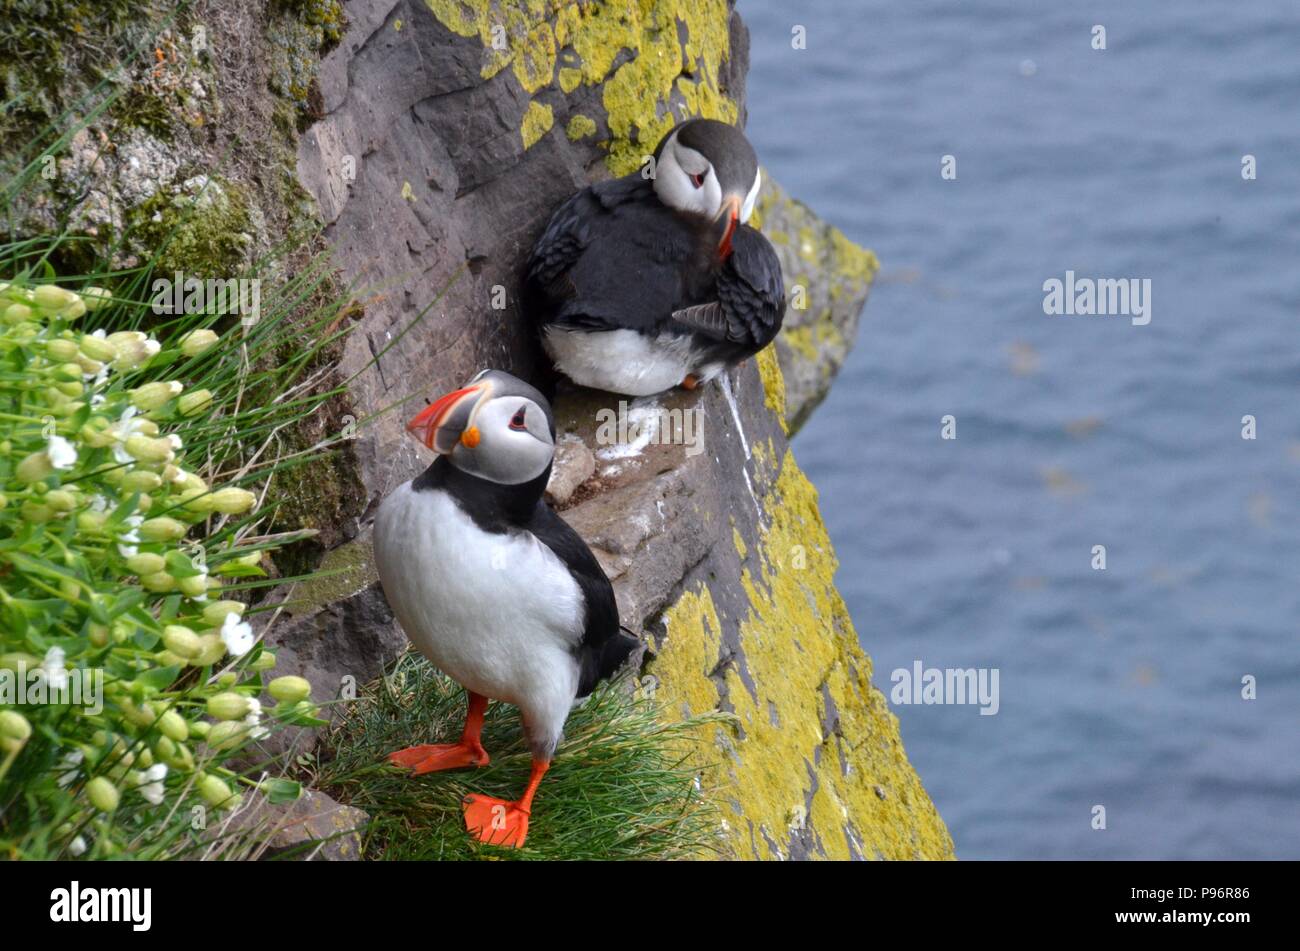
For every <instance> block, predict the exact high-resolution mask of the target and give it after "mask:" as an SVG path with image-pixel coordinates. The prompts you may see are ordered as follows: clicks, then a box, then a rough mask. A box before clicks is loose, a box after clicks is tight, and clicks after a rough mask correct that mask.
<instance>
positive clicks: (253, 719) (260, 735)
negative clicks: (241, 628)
mask: <svg viewBox="0 0 1300 951" xmlns="http://www.w3.org/2000/svg"><path fill="white" fill-rule="evenodd" d="M245 627H247V625H245ZM261 722H262V702H261V701H260V700H258V699H257V698H256V697H251V698H249V701H248V716H246V717H244V726H246V727H248V738H249V739H250V740H261V739H265V738H266V737H268V736H270V735H271V731H270V730H268V729H267V728H266V727H264V726H259V724H260V723H261Z"/></svg>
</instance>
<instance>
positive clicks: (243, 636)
mask: <svg viewBox="0 0 1300 951" xmlns="http://www.w3.org/2000/svg"><path fill="white" fill-rule="evenodd" d="M119 303H123V302H117V301H114V300H113V298H111V297H110V295H109V293H108V292H107V291H105V290H103V289H101V288H97V287H82V288H81V289H80V290H79V291H76V292H74V291H72V290H69V289H67V288H64V287H61V286H58V285H57V284H55V283H52V282H45V283H36V282H34V281H32V280H31V279H30V274H27V275H25V276H24V277H23V279H21V280H11V281H10V282H0V854H5V853H8V854H9V855H11V856H15V857H73V856H78V855H86V856H89V857H108V856H113V855H118V854H137V855H138V854H155V855H157V854H177V852H182V851H184V848H185V847H186V843H194V842H198V841H202V840H203V831H204V829H205V827H206V825H207V822H208V821H209V818H208V817H209V816H210V815H212V816H215V815H217V814H219V813H220V812H221V811H223V810H230V809H232V808H234V807H236V806H237V805H238V804H239V802H240V798H241V791H242V790H245V789H246V788H247V787H249V786H253V785H257V782H258V778H257V776H256V775H253V776H250V775H247V772H248V770H247V766H244V767H242V768H235V767H234V766H233V765H232V763H234V762H237V761H236V760H233V759H232V758H233V757H235V756H236V754H240V753H241V751H244V753H245V759H246V754H247V749H248V745H249V744H250V743H251V742H253V741H256V740H258V739H261V738H263V737H264V736H265V735H266V734H267V732H268V730H269V729H270V728H273V727H275V726H276V725H278V724H284V723H292V724H298V725H319V724H320V722H321V721H319V720H317V719H316V718H315V709H316V708H315V707H314V706H313V704H312V703H311V701H310V699H309V693H310V687H309V685H308V684H307V682H306V681H305V680H303V679H302V678H299V677H279V678H276V679H273V680H271V681H270V683H269V685H266V686H264V685H263V683H262V672H263V671H268V670H270V669H271V668H273V667H274V665H275V658H274V656H273V655H272V654H271V652H270V651H268V650H266V649H265V648H264V647H263V646H262V645H261V643H260V642H259V641H258V640H257V638H256V637H255V636H254V631H253V627H252V625H251V624H250V623H249V622H248V621H247V620H246V619H245V617H244V614H245V611H246V605H245V604H244V603H243V601H241V600H239V599H238V595H240V594H241V593H242V591H241V588H240V581H241V579H247V578H249V577H252V576H260V575H263V574H264V572H263V571H262V568H261V567H260V566H261V564H262V558H263V555H264V553H265V551H266V550H267V549H268V548H271V547H274V546H275V545H276V544H277V543H279V542H282V541H284V540H285V538H284V537H272V538H270V539H269V540H268V539H267V538H266V537H262V538H259V537H257V536H253V535H251V534H250V533H251V531H252V529H253V527H254V526H255V525H257V524H258V523H259V519H260V517H261V516H260V515H259V512H258V507H259V504H260V503H261V502H262V499H261V498H260V497H259V495H258V494H256V493H255V492H253V491H251V490H250V489H249V488H246V487H244V486H243V485H236V484H223V483H220V482H218V481H217V480H216V479H215V478H212V476H211V473H212V470H214V468H216V467H214V466H213V465H212V462H213V460H214V459H218V460H219V459H220V456H219V455H214V440H213V434H222V433H225V432H227V431H228V429H229V428H230V425H231V424H230V421H229V418H228V417H229V416H230V415H231V414H229V413H223V411H222V407H223V406H227V405H229V403H230V401H231V400H232V399H233V400H235V401H236V403H237V401H238V398H239V396H241V395H243V387H244V386H245V385H246V384H247V382H248V381H247V376H248V375H247V373H246V372H244V373H242V374H240V373H229V372H227V373H224V374H223V373H222V372H219V371H218V369H217V368H218V367H219V366H221V365H223V364H231V363H234V364H235V365H239V366H243V367H245V368H246V367H247V346H248V341H247V340H237V339H223V338H222V337H219V336H218V335H217V333H216V332H215V331H214V330H213V329H212V328H211V327H210V326H206V324H208V323H212V322H213V321H214V320H216V319H217V318H215V317H213V318H209V319H208V320H206V321H203V322H202V323H203V324H205V325H197V323H196V322H194V321H191V322H190V323H189V324H187V325H185V326H183V327H182V328H181V331H183V332H174V333H172V334H171V335H170V336H169V337H167V338H165V339H162V340H160V339H157V338H155V337H154V336H151V335H150V334H149V333H146V332H145V331H144V330H139V329H135V330H117V331H113V332H110V331H109V330H107V329H106V328H105V326H102V325H100V324H99V322H98V321H97V320H96V318H97V317H98V316H100V315H103V314H105V312H106V311H108V310H110V309H112V308H113V306H114V305H115V304H119ZM127 322H136V323H138V322H139V318H138V316H137V317H136V318H132V319H131V320H128V321H127ZM240 334H241V330H240V328H239V327H238V326H236V327H235V328H234V329H232V330H230V331H228V336H229V337H232V338H237V337H238V336H239V335H240ZM263 344H264V345H267V344H266V340H265V339H264V340H263ZM173 372H174V373H175V375H176V377H180V376H181V375H184V374H188V375H191V376H193V377H194V378H197V379H199V380H206V381H211V382H212V384H213V385H214V386H217V385H218V384H219V382H220V381H225V382H227V383H230V382H232V381H234V382H237V385H238V387H239V393H238V394H235V395H234V396H232V395H231V394H222V393H219V392H218V393H214V391H213V390H212V389H209V388H207V387H206V386H205V387H200V388H197V389H191V388H187V387H186V385H185V384H184V382H182V380H181V379H180V378H174V377H173ZM281 395H283V391H281ZM261 409H262V410H263V411H265V409H266V407H261ZM284 412H285V411H284V410H282V411H281V415H284ZM288 412H290V413H291V412H292V410H289V411H288ZM268 420H270V421H271V422H275V417H274V416H269V417H268V416H266V415H261V416H258V417H257V419H256V421H255V422H254V423H253V424H251V428H252V429H253V431H254V432H255V433H256V432H257V430H258V429H259V428H260V426H262V425H267V424H268V422H267V421H268ZM281 422H282V421H281ZM189 433H193V434H195V437H196V438H195V445H197V446H198V447H199V451H197V452H196V451H195V449H194V446H193V445H187V440H188V439H189V436H188V434H189ZM272 471H274V467H272V468H271V469H270V470H269V471H268V470H267V469H265V468H263V469H260V470H259V469H258V468H257V467H256V466H247V465H245V466H243V467H241V468H240V470H239V472H240V473H242V475H243V477H244V478H245V480H246V481H248V482H249V484H251V485H254V486H257V485H258V483H259V480H260V482H261V484H262V485H263V487H264V486H265V483H266V481H267V478H268V476H269V474H270V472H272ZM201 472H208V473H209V477H210V478H212V481H208V480H205V478H204V476H203V475H201V474H200V473H201ZM288 537H290V538H292V537H293V536H292V535H290V536H288ZM245 590H246V589H245ZM264 690H266V692H267V693H269V695H270V698H271V700H265V701H264V700H262V699H259V698H261V697H263V696H264V694H263V691H264ZM262 787H263V788H262V791H263V792H264V793H267V794H269V796H270V797H271V798H272V799H276V798H285V797H292V796H293V795H294V794H295V792H296V787H295V785H294V784H292V783H288V782H285V781H284V780H272V781H270V782H269V783H262Z"/></svg>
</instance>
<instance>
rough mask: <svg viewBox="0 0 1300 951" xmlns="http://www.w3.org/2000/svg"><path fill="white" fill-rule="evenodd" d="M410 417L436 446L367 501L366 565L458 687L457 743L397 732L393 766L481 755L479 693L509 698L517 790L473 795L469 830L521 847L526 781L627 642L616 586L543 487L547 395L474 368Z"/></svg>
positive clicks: (549, 425) (413, 636)
mask: <svg viewBox="0 0 1300 951" xmlns="http://www.w3.org/2000/svg"><path fill="white" fill-rule="evenodd" d="M406 428H407V431H408V432H410V433H411V434H412V435H414V436H415V437H416V438H417V439H419V440H420V442H422V443H423V444H424V445H425V446H427V447H428V448H430V449H432V450H433V451H434V452H435V453H436V454H437V457H436V458H435V459H434V461H433V463H432V464H431V465H430V466H429V467H428V468H427V469H425V470H424V472H423V473H421V474H420V475H419V476H417V477H416V478H415V479H413V480H411V481H410V482H406V483H404V484H403V485H401V486H399V487H398V488H397V489H396V490H394V491H393V492H392V493H391V494H390V495H388V496H387V498H385V499H384V501H383V503H382V504H381V505H380V507H379V510H378V511H377V513H376V515H375V523H374V552H375V566H376V568H377V569H378V572H379V580H380V583H381V584H382V585H383V590H384V594H385V596H386V597H387V599H388V603H389V605H390V606H391V607H392V609H393V612H394V614H395V615H396V617H397V619H398V621H399V622H400V623H401V625H402V629H403V630H404V631H405V632H406V635H407V637H408V638H409V639H410V641H411V642H412V643H413V644H414V645H415V647H416V648H417V649H418V650H419V651H420V652H421V653H422V654H424V656H425V657H427V658H428V659H429V660H430V661H431V662H432V663H433V665H434V666H435V667H437V668H439V669H440V670H442V671H443V672H444V673H446V674H447V675H448V676H449V677H451V678H452V679H453V680H455V681H456V682H457V683H459V684H460V685H461V686H463V687H464V688H465V690H466V692H467V694H468V712H467V713H466V717H465V728H464V730H463V731H462V733H461V737H460V740H459V742H456V743H442V744H424V745H416V746H410V747H407V748H406V749H402V750H398V751H397V752H395V753H392V754H391V755H390V756H389V757H388V760H389V762H391V763H393V764H394V765H396V766H399V767H403V768H405V769H408V770H410V773H411V774H412V775H417V776H418V775H422V774H424V773H429V772H433V771H435V770H444V769H457V768H461V767H469V766H485V765H486V764H487V763H488V759H489V757H488V753H487V751H486V750H485V749H484V748H483V744H482V742H481V733H482V728H483V716H484V712H485V711H486V709H487V704H488V701H489V700H497V701H503V702H505V703H510V704H513V705H515V706H516V707H518V708H519V711H520V713H521V715H522V720H523V727H524V733H525V735H526V737H527V740H528V745H529V748H530V751H531V754H532V771H531V774H530V776H529V779H528V784H527V786H526V787H525V789H524V791H523V795H522V796H520V797H519V798H518V799H515V800H505V799H497V798H494V797H491V796H484V795H477V794H475V795H471V796H469V797H467V798H466V799H465V800H464V802H463V803H462V810H463V812H464V817H465V826H466V829H467V830H468V831H469V833H470V834H471V835H473V836H475V837H476V838H477V839H478V840H479V841H481V842H485V843H489V844H492V845H503V846H514V847H518V846H522V845H523V844H524V841H525V838H526V837H527V835H528V819H529V815H530V813H531V810H532V803H533V797H534V795H535V794H536V793H537V787H538V785H539V784H540V783H541V781H542V777H543V776H544V775H545V774H546V771H547V769H548V767H549V766H550V763H551V757H552V756H553V754H554V753H555V748H556V745H557V744H558V743H559V742H560V739H561V735H562V733H563V729H564V722H565V720H566V719H567V717H568V714H569V710H570V708H571V707H572V706H573V704H574V703H575V701H576V700H577V699H579V698H581V697H585V696H587V695H588V694H589V693H590V692H591V691H592V689H593V688H594V687H595V686H596V684H597V683H598V682H599V681H601V680H602V679H604V678H607V677H610V676H611V675H612V674H614V673H615V672H616V671H617V670H618V669H619V667H620V666H622V664H623V663H624V661H625V660H627V658H628V656H629V655H630V654H631V653H632V651H633V650H634V649H635V648H636V647H637V646H638V645H639V643H640V641H639V640H638V639H637V638H635V637H633V636H631V635H630V634H627V633H625V632H624V631H623V629H622V628H621V627H620V626H619V620H618V607H617V604H616V602H615V599H614V589H613V587H612V586H611V585H610V582H609V579H608V578H607V577H606V576H605V573H604V571H603V570H602V569H601V567H600V564H599V562H597V561H596V557H595V556H594V555H593V554H592V553H591V549H590V548H588V547H587V545H586V543H585V542H584V541H583V540H582V538H581V537H580V536H579V535H578V533H577V532H576V531H574V530H573V529H572V528H570V527H569V525H568V523H567V522H565V521H564V520H563V519H561V518H560V516H559V515H557V514H556V513H555V512H554V510H552V509H551V508H550V506H548V505H547V504H546V502H545V501H544V500H543V498H542V492H543V490H544V489H545V488H546V482H547V479H548V478H549V476H550V473H551V464H552V461H553V458H554V455H555V419H554V417H553V416H552V414H551V407H550V404H549V402H547V400H546V398H545V397H544V396H543V395H542V394H541V393H540V392H538V390H536V389H534V388H533V387H532V386H530V385H529V384H527V383H525V382H523V381H522V380H519V379H517V378H516V377H514V376H511V375H510V374H508V373H504V372H502V371H500V370H484V371H482V372H480V373H479V374H478V375H477V376H475V377H474V378H473V379H472V380H470V381H469V383H467V384H466V385H465V386H463V387H461V388H460V389H457V390H454V391H453V392H451V393H448V394H447V395H445V396H443V397H441V398H439V399H438V400H435V401H434V402H433V403H431V404H430V405H429V406H427V407H426V408H425V409H424V410H423V411H422V412H420V413H419V415H417V416H416V417H415V418H414V419H412V420H411V421H410V422H409V423H408V424H407V427H406Z"/></svg>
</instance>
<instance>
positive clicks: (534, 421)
mask: <svg viewBox="0 0 1300 951" xmlns="http://www.w3.org/2000/svg"><path fill="white" fill-rule="evenodd" d="M406 430H407V432H409V433H411V434H412V435H413V436H415V437H416V438H417V439H419V440H420V442H422V443H424V444H425V445H426V446H428V447H429V448H430V449H432V450H433V451H434V452H436V453H438V454H439V455H443V456H446V457H447V459H448V461H449V462H450V463H451V464H452V465H453V466H455V467H456V468H457V469H459V470H461V471H462V472H466V473H469V474H470V475H474V476H478V477H479V478H480V479H487V480H488V481H489V482H496V483H499V484H501V485H518V484H519V483H522V482H529V481H531V480H533V479H536V478H537V477H538V476H540V475H541V474H542V473H543V472H545V471H546V467H547V466H549V465H550V464H551V459H552V457H553V456H554V455H555V420H554V418H553V417H552V416H551V406H550V404H549V403H548V402H547V401H546V397H544V396H542V394H541V393H539V392H538V391H537V390H535V389H534V388H533V387H531V386H529V385H528V384H527V383H525V382H524V381H523V380H520V379H516V378H515V377H513V376H511V375H510V374H509V373H503V372H502V371H501V370H483V371H482V372H480V373H479V374H478V375H477V376H475V377H474V379H472V380H470V381H469V383H467V384H466V385H465V386H464V387H463V388H462V389H459V390H455V391H453V392H451V393H448V394H447V395H446V396H444V397H441V398H440V399H437V400H435V401H434V402H433V403H431V404H429V405H428V406H426V407H425V408H424V410H422V411H421V412H420V414H419V415H418V416H416V417H415V418H414V419H413V420H411V421H410V422H409V423H407V424H406Z"/></svg>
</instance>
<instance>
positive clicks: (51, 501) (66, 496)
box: [45, 489, 77, 512]
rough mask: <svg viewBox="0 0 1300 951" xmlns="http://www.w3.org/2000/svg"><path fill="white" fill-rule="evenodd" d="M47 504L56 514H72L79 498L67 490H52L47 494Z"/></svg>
mask: <svg viewBox="0 0 1300 951" xmlns="http://www.w3.org/2000/svg"><path fill="white" fill-rule="evenodd" d="M45 504H46V505H48V506H49V507H50V508H52V509H54V511H56V512H71V511H72V510H73V509H75V508H76V507H77V496H76V493H74V492H70V491H69V490H67V489H51V490H50V491H48V492H46V493H45Z"/></svg>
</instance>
